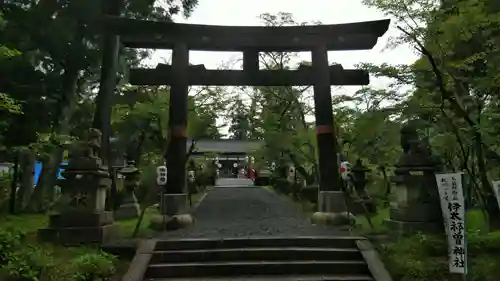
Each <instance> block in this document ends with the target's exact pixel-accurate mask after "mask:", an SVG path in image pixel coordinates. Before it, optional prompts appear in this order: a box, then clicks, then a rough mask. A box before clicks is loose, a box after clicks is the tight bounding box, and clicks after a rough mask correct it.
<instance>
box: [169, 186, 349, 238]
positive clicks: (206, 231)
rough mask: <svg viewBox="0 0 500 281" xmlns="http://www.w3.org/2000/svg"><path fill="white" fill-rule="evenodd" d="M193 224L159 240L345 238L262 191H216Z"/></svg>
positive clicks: (224, 189) (233, 189)
mask: <svg viewBox="0 0 500 281" xmlns="http://www.w3.org/2000/svg"><path fill="white" fill-rule="evenodd" d="M194 217H195V218H196V224H195V225H194V226H192V227H190V228H186V229H181V230H178V231H173V232H166V233H164V234H162V236H161V237H162V238H229V237H249V236H260V237H262V236H282V237H286V236H332V235H346V232H345V231H341V230H339V229H335V228H328V227H320V226H313V225H311V223H310V222H309V218H308V217H307V216H306V215H305V214H304V213H303V212H302V211H301V210H300V207H298V206H297V205H296V204H294V203H293V202H291V201H288V200H286V199H284V198H281V197H279V196H277V195H276V194H274V193H272V192H269V191H267V190H265V189H263V188H253V187H247V188H235V187H224V188H215V189H213V190H212V191H210V192H209V193H208V194H207V196H206V197H205V199H204V200H203V201H202V202H201V203H200V206H199V207H198V208H197V209H196V211H195V212H194Z"/></svg>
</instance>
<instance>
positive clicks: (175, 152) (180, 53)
mask: <svg viewBox="0 0 500 281" xmlns="http://www.w3.org/2000/svg"><path fill="white" fill-rule="evenodd" d="M172 68H173V70H174V71H173V75H174V76H175V77H174V78H175V79H174V80H173V83H172V85H171V88H170V104H169V120H168V125H169V133H168V134H169V135H168V139H169V141H168V145H167V150H166V154H165V160H166V162H167V170H168V177H167V185H166V186H165V187H164V193H163V198H162V201H161V204H162V210H163V215H166V216H169V217H172V216H176V215H180V214H186V213H188V209H187V208H188V205H187V192H186V181H187V177H186V176H187V174H186V160H187V155H186V140H187V133H186V128H187V119H188V91H189V83H188V68H189V49H188V47H187V46H186V44H183V43H177V44H176V45H175V47H174V48H173V50H172Z"/></svg>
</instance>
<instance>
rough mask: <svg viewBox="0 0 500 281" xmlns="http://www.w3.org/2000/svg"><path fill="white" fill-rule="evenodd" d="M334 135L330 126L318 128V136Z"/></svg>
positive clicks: (319, 126)
mask: <svg viewBox="0 0 500 281" xmlns="http://www.w3.org/2000/svg"><path fill="white" fill-rule="evenodd" d="M324 134H333V127H332V126H329V125H318V126H316V135H324Z"/></svg>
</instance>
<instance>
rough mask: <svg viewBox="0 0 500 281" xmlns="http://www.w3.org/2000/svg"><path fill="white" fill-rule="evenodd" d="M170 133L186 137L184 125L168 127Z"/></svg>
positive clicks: (174, 135)
mask: <svg viewBox="0 0 500 281" xmlns="http://www.w3.org/2000/svg"><path fill="white" fill-rule="evenodd" d="M170 134H171V135H172V136H173V137H178V138H186V137H187V131H186V126H172V128H171V129H170Z"/></svg>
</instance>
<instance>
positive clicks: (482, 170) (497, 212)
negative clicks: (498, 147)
mask: <svg viewBox="0 0 500 281" xmlns="http://www.w3.org/2000/svg"><path fill="white" fill-rule="evenodd" d="M474 137H475V146H476V157H477V167H478V170H479V178H480V180H481V185H482V186H483V188H482V189H483V191H484V193H485V197H486V200H485V201H486V202H485V209H486V212H487V213H488V222H489V227H490V229H492V230H493V229H500V209H499V208H498V203H497V200H496V197H495V193H494V191H493V187H492V186H491V183H490V181H489V179H488V174H487V171H486V165H485V163H484V151H483V145H482V138H481V134H480V133H479V132H476V133H474Z"/></svg>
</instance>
